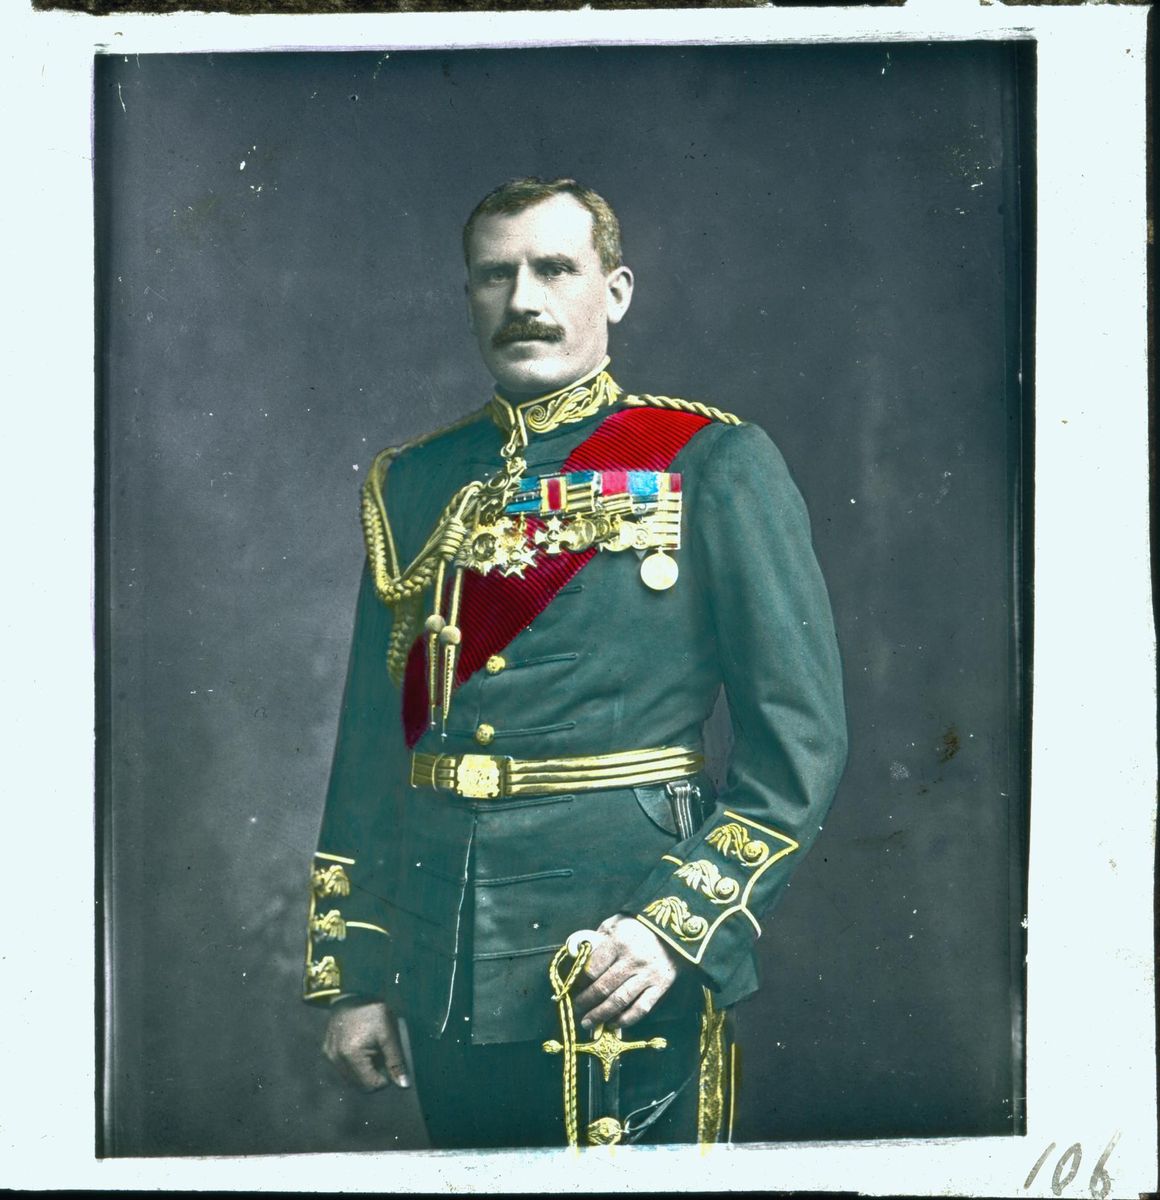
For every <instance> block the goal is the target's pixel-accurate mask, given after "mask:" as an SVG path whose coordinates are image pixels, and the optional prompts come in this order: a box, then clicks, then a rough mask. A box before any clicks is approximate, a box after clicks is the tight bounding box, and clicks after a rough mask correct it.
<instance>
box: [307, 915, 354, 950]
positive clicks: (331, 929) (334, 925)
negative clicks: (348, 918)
mask: <svg viewBox="0 0 1160 1200" xmlns="http://www.w3.org/2000/svg"><path fill="white" fill-rule="evenodd" d="M310 931H311V933H313V934H314V936H315V937H316V938H321V939H322V940H324V941H333V942H341V941H343V940H344V939H345V938H346V922H345V921H344V920H343V919H342V913H340V912H339V911H338V909H337V908H332V909H331V910H330V912H328V913H323V914H322V916H320V917H314V918H313V919H312V920H311V922H310Z"/></svg>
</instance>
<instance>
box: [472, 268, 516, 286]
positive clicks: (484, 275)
mask: <svg viewBox="0 0 1160 1200" xmlns="http://www.w3.org/2000/svg"><path fill="white" fill-rule="evenodd" d="M510 275H511V272H510V271H509V270H508V269H507V267H487V268H486V269H485V270H483V271H480V272H479V275H478V279H479V280H480V282H481V283H502V282H503V281H504V280H505V279H507V278H509V277H510Z"/></svg>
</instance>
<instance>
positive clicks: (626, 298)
mask: <svg viewBox="0 0 1160 1200" xmlns="http://www.w3.org/2000/svg"><path fill="white" fill-rule="evenodd" d="M632 285H633V278H632V272H631V271H630V270H629V269H628V268H627V267H624V266H621V267H617V268H616V270H615V271H611V272H610V273H609V274H608V276H607V278H606V280H605V286H606V302H607V311H608V323H609V325H616V324H617V323H618V322H619V321H620V319H621V318H622V317H623V316H624V314H625V313H626V312H628V306H629V305H630V304H631V303H632Z"/></svg>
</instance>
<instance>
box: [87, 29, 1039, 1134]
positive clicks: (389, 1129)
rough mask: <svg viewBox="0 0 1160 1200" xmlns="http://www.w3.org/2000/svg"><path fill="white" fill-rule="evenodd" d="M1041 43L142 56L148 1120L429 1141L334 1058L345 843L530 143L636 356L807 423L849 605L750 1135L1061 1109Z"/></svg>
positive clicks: (131, 410)
mask: <svg viewBox="0 0 1160 1200" xmlns="http://www.w3.org/2000/svg"><path fill="white" fill-rule="evenodd" d="M1019 62H1020V59H1019V56H1018V54H1017V52H1016V51H1015V49H1014V48H1013V47H1011V46H1004V45H991V44H986V45H985V44H963V45H939V46H930V45H925V46H924V45H893V46H889V47H887V46H875V45H862V46H856V47H823V46H813V47H809V46H804V47H782V48H778V47H742V48H736V47H734V48H704V47H693V48H642V49H631V48H628V49H626V48H617V49H612V48H608V49H593V48H579V49H542V50H517V51H511V50H508V51H489V52H446V53H443V52H424V53H389V54H388V53H357V54H355V53H352V54H343V53H286V54H252V55H230V54H216V55H188V56H179V55H173V56H145V55H142V56H139V57H138V56H131V57H128V58H123V57H120V56H115V57H114V56H105V57H101V58H99V60H98V62H97V67H96V75H95V87H96V96H95V131H96V132H95V139H96V140H95V146H96V167H97V176H96V189H97V213H98V229H97V234H98V264H97V265H98V296H99V303H98V309H99V321H98V325H99V328H98V335H99V346H100V355H99V369H98V381H99V418H100V420H99V427H100V434H99V444H98V454H99V461H100V468H101V469H100V479H101V485H100V490H99V494H98V515H99V524H98V529H99V541H100V548H101V564H100V566H101V570H100V592H99V596H98V599H99V604H100V611H101V613H102V616H103V620H104V625H103V628H102V629H101V631H100V632H101V665H102V671H101V675H100V679H99V691H100V701H101V705H102V710H101V711H102V714H103V717H102V721H101V726H100V730H99V734H100V738H99V741H100V748H101V754H102V768H103V774H102V788H101V795H100V796H99V801H100V818H101V820H100V826H99V831H100V842H101V844H100V862H101V871H100V873H99V875H100V877H99V879H98V884H99V890H100V897H99V898H100V901H101V905H102V912H103V915H104V918H105V928H106V931H107V932H106V938H105V940H104V944H103V947H102V951H103V953H104V954H105V956H106V957H105V966H106V972H105V974H106V978H107V980H108V984H107V988H106V997H105V1011H104V1013H103V1015H100V1018H101V1021H102V1036H103V1041H104V1047H105V1052H104V1069H105V1072H106V1077H107V1084H108V1086H107V1090H106V1091H105V1093H104V1095H103V1114H102V1119H101V1124H102V1125H103V1128H104V1140H103V1142H102V1146H103V1149H104V1151H105V1152H107V1153H114V1154H129V1155H141V1154H223V1153H225V1154H234V1153H261V1152H287V1151H305V1150H341V1149H351V1150H354V1149H378V1148H386V1147H422V1146H423V1145H424V1144H425V1143H424V1140H423V1133H422V1128H421V1124H420V1122H419V1120H418V1117H417V1110H416V1107H415V1101H414V1097H413V1094H400V1093H397V1092H393V1091H392V1092H388V1093H382V1094H378V1095H374V1096H363V1095H359V1094H355V1093H352V1092H348V1091H343V1090H342V1089H341V1088H340V1087H339V1086H337V1083H336V1080H335V1079H334V1077H333V1076H332V1074H331V1070H330V1068H329V1067H328V1066H327V1065H326V1064H325V1062H324V1061H323V1060H322V1059H321V1057H320V1056H319V1054H318V1050H317V1047H318V1043H319V1040H320V1036H321V1029H322V1014H320V1013H318V1012H315V1011H313V1010H310V1009H308V1008H307V1007H306V1006H305V1005H304V1004H302V1002H301V1001H300V1000H299V999H298V995H299V980H300V972H301V968H302V962H303V951H304V920H305V905H306V878H307V861H308V856H309V854H310V853H311V851H312V849H313V846H314V841H315V837H316V834H317V829H318V823H319V819H320V815H321V805H322V797H323V790H324V786H325V781H326V775H327V770H328V765H329V758H330V754H331V749H332V744H333V738H334V733H335V722H336V716H337V710H338V704H339V696H340V690H341V688H342V683H343V676H344V671H345V658H346V650H347V643H348V638H349V635H350V630H351V617H352V611H353V601H354V596H355V589H356V585H357V579H358V574H359V570H360V564H361V557H362V548H361V542H360V534H359V529H358V522H357V517H356V502H357V488H358V486H359V484H360V483H361V481H362V478H363V475H364V473H365V471H366V468H367V465H368V463H369V462H370V459H371V457H372V455H373V454H374V453H375V452H376V451H377V450H378V449H380V448H381V447H382V446H384V445H387V444H390V443H394V442H398V441H400V440H403V439H406V438H409V437H412V436H414V435H416V434H419V433H421V432H424V431H427V430H430V429H432V428H434V427H436V426H439V425H441V424H444V423H447V422H449V421H451V420H452V419H454V418H456V417H458V416H459V415H461V414H462V413H464V412H466V411H467V410H469V409H471V408H474V407H477V406H479V405H480V404H481V403H483V401H484V400H485V399H486V398H487V396H488V394H489V392H488V380H487V378H486V377H485V375H484V372H483V370H482V367H481V366H480V364H479V362H478V361H477V357H476V353H475V350H474V347H473V344H472V343H471V341H470V338H469V335H468V333H467V329H466V323H465V314H464V304H463V295H462V264H461V259H460V250H459V233H460V227H461V224H462V221H463V219H464V218H465V216H466V215H467V212H468V211H469V210H470V208H471V206H472V205H473V204H474V202H475V201H476V200H477V199H478V198H479V197H480V196H481V195H482V194H483V193H484V192H485V191H487V190H488V189H490V188H491V187H492V186H494V185H495V184H496V183H498V182H500V181H502V180H503V179H505V178H509V177H511V176H515V175H522V174H539V175H544V176H555V175H559V174H574V175H576V176H578V177H579V178H580V179H582V180H583V181H585V182H587V183H589V184H590V185H591V186H593V187H595V188H596V189H597V190H598V191H600V192H602V193H603V194H604V195H606V196H607V197H608V198H609V200H610V201H611V202H612V204H613V205H614V207H615V208H616V209H617V210H618V212H619V214H620V216H621V219H622V223H623V226H624V231H625V245H626V255H627V259H628V261H629V262H630V264H631V265H632V266H633V267H634V268H635V270H636V273H637V280H638V287H637V294H636V298H635V300H634V303H633V308H632V311H631V313H630V314H629V317H628V318H627V320H626V321H625V323H624V324H623V325H622V326H620V327H619V329H618V330H617V331H616V338H615V342H614V350H613V353H614V364H613V365H614V368H615V370H616V373H617V376H618V377H619V379H620V380H621V382H622V383H623V384H625V385H626V386H627V387H629V388H630V389H633V390H642V391H650V392H654V393H662V394H668V395H677V396H685V397H689V398H692V399H700V400H705V401H708V402H711V403H713V404H716V405H719V406H721V407H724V408H727V409H730V410H732V411H735V412H737V413H738V414H740V415H741V416H743V417H745V418H747V419H750V420H754V421H757V422H759V423H760V424H762V425H763V426H764V427H765V428H766V429H767V430H768V431H769V432H770V434H771V435H772V436H773V438H774V439H775V441H777V442H778V444H779V445H780V447H781V449H782V451H783V452H784V454H785V456H786V458H787V460H788V462H789V463H790V466H791V469H792V470H793V472H794V474H795V476H796V478H797V480H798V482H799V485H800V486H801V489H802V491H803V493H804V494H805V497H806V500H807V502H808V504H809V507H810V511H811V514H812V520H813V527H814V535H815V540H816V545H817V551H818V555H819V557H820V559H821V562H822V567H823V569H824V571H825V573H826V576H827V579H828V581H829V585H830V590H831V594H832V598H833V605H834V610H835V615H836V619H837V624H838V632H839V637H840V640H841V645H842V650H843V656H844V662H845V670H846V683H847V695H848V709H849V718H850V730H851V756H850V764H849V768H848V770H847V772H846V776H845V779H844V781H843V784H842V786H841V789H840V791H839V794H838V797H837V800H836V802H835V804H834V808H833V812H832V815H831V817H830V819H829V821H828V823H827V826H826V829H825V831H824V833H823V834H822V836H821V838H820V839H819V841H818V843H817V846H816V848H815V850H814V852H813V854H812V855H811V856H810V858H809V859H808V860H807V862H806V863H805V865H804V866H803V868H802V869H801V870H800V872H799V873H798V875H797V876H796V877H795V879H794V883H793V887H792V891H791V893H790V895H789V896H788V898H787V899H786V901H785V902H784V903H783V904H782V906H781V907H780V908H779V909H778V911H777V914H776V917H775V919H774V920H772V921H771V922H770V923H769V924H768V926H767V928H766V933H765V937H764V938H763V939H762V942H761V951H762V965H763V977H764V981H765V986H764V990H763V991H762V993H761V995H760V998H759V999H757V1000H755V1001H753V1002H751V1003H749V1004H748V1005H746V1006H745V1010H744V1014H743V1016H744V1026H743V1029H744V1039H745V1040H744V1046H743V1071H744V1085H743V1091H742V1095H741V1100H740V1107H739V1111H738V1114H737V1131H736V1133H737V1137H738V1138H741V1139H747V1140H779V1139H791V1138H792V1139H799V1138H818V1137H827V1138H850V1137H882V1136H892V1135H895V1136H896V1135H908V1136H936V1135H939V1136H945V1135H955V1134H984V1133H986V1134H994V1133H1002V1132H1004V1131H1012V1130H1014V1129H1016V1128H1017V1127H1018V1124H1019V1121H1020V1119H1021V1118H1020V1104H1021V1100H1020V1094H1021V1090H1022V1083H1021V1080H1022V1065H1021V1044H1020V1038H1021V1028H1022V1027H1021V1018H1020V1013H1021V1004H1022V1001H1021V995H1022V985H1021V970H1022V968H1021V963H1022V943H1021V935H1020V932H1019V920H1020V917H1021V915H1022V909H1021V904H1022V900H1021V880H1022V871H1023V868H1022V857H1023V849H1022V832H1021V831H1022V829H1023V827H1024V821H1025V815H1026V814H1025V788H1024V773H1023V765H1022V764H1023V755H1022V750H1021V746H1022V738H1023V729H1022V725H1021V708H1020V705H1021V701H1020V691H1019V659H1018V654H1017V650H1018V645H1019V639H1018V638H1017V637H1016V636H1015V632H1014V630H1015V623H1016V620H1017V618H1019V619H1025V617H1026V614H1025V613H1023V612H1022V611H1021V606H1019V605H1017V603H1016V600H1017V597H1018V595H1019V588H1020V586H1021V584H1020V575H1019V570H1018V569H1017V568H1018V565H1019V563H1020V554H1019V546H1020V534H1019V532H1018V520H1017V518H1018V514H1019V510H1020V500H1019V487H1020V483H1019V470H1018V468H1019V463H1020V455H1021V453H1022V452H1021V444H1022V439H1023V438H1024V437H1025V430H1024V428H1023V425H1024V422H1023V419H1022V417H1021V405H1020V401H1019V394H1018V384H1017V379H1018V374H1017V373H1018V370H1019V366H1020V362H1019V345H1020V291H1019V288H1020V258H1019V247H1020V204H1019V187H1018V185H1019V168H1020V155H1019V153H1018V150H1019V145H1020V142H1019V138H1018V128H1019V121H1020V116H1019V99H1020V96H1019V86H1018V80H1019V77H1020V71H1019ZM1023 157H1024V160H1026V149H1025V148H1024V152H1023ZM1024 166H1026V161H1024ZM737 519H738V520H742V521H743V520H745V513H744V512H738V514H737ZM599 915H600V914H597V916H599ZM545 1003H548V994H547V990H545ZM553 1101H554V1097H545V1103H551V1102H553Z"/></svg>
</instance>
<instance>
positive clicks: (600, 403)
mask: <svg viewBox="0 0 1160 1200" xmlns="http://www.w3.org/2000/svg"><path fill="white" fill-rule="evenodd" d="M608 362H609V360H608V359H607V358H606V359H605V360H604V361H603V362H602V363H601V364H600V366H598V367H597V368H596V369H595V370H594V371H590V372H589V373H588V374H587V375H584V376H582V377H581V378H580V379H577V380H576V381H575V382H574V383H569V384H567V385H566V386H565V387H562V388H559V389H558V390H557V391H554V392H549V393H548V394H547V395H545V396H537V397H535V399H533V400H525V401H524V402H523V403H522V404H512V403H511V401H509V400H505V399H504V398H503V397H502V396H501V395H500V394H499V393H498V392H496V394H495V395H494V396H492V398H491V403H490V404H489V405H488V414H489V415H490V416H491V419H492V420H493V421H494V422H495V423H496V425H498V426H499V428H500V429H501V430H502V431H503V432H504V433H505V434H507V435H508V436H509V437H510V436H511V434H512V432H513V431H514V430H516V429H518V430H519V431H520V441H521V442H522V444H523V445H525V446H526V445H527V444H528V442H529V441H530V439H531V436H532V434H536V433H541V434H543V433H551V432H552V430H554V429H559V428H560V426H561V425H573V424H575V423H576V422H577V421H583V420H584V419H585V418H586V417H590V416H592V414H593V413H596V412H599V411H600V410H601V409H602V408H610V407H611V406H612V405H613V404H615V403H616V402H617V400H618V399H619V398H620V388H619V387H618V386H617V384H616V381H615V380H614V379H613V378H612V376H611V375H609V374H608V370H607V367H608Z"/></svg>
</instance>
